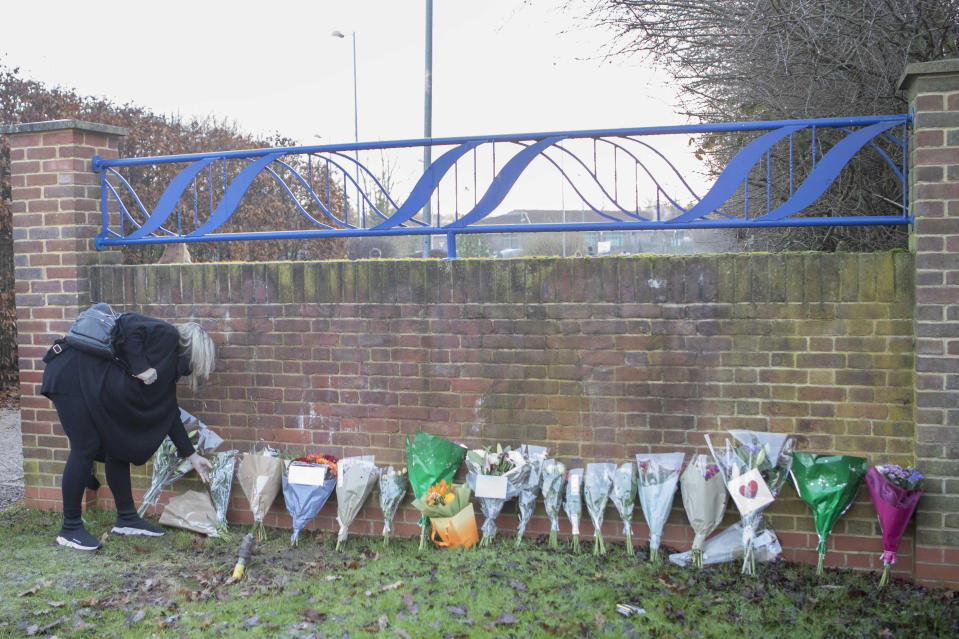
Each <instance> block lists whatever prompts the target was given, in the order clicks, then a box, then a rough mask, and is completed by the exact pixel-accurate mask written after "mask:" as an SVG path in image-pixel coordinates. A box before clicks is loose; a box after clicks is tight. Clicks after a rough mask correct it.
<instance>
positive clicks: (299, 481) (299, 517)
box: [283, 454, 338, 546]
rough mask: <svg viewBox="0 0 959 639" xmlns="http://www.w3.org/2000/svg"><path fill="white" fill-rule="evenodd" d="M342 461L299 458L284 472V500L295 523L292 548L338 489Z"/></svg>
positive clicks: (316, 457)
mask: <svg viewBox="0 0 959 639" xmlns="http://www.w3.org/2000/svg"><path fill="white" fill-rule="evenodd" d="M337 462H338V460H337V459H336V457H334V456H333V455H317V454H311V455H306V456H305V457H297V458H296V459H294V460H292V461H291V462H290V463H289V464H287V465H286V472H284V473H283V500H284V501H285V502H286V510H287V512H289V513H290V518H291V519H292V520H293V534H292V535H290V545H291V546H295V545H297V543H298V542H299V540H300V531H301V530H303V528H304V527H305V526H306V525H307V524H308V523H310V521H312V519H313V518H314V517H316V515H317V513H319V512H320V510H321V509H322V508H323V506H325V505H326V502H327V500H329V498H330V495H332V494H333V490H334V488H336V477H337Z"/></svg>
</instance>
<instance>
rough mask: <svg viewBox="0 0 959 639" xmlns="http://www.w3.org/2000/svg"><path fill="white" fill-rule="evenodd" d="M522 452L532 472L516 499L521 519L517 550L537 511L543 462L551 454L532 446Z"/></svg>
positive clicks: (517, 531) (541, 448)
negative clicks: (537, 497)
mask: <svg viewBox="0 0 959 639" xmlns="http://www.w3.org/2000/svg"><path fill="white" fill-rule="evenodd" d="M520 450H521V451H522V453H523V456H524V457H525V458H526V460H527V463H528V464H529V468H530V470H529V478H528V479H527V480H526V483H525V485H523V487H522V488H521V489H520V491H519V497H517V498H516V505H517V510H518V517H519V524H518V525H517V527H516V547H517V548H519V546H520V544H521V543H522V541H523V535H524V534H525V533H526V526H527V525H528V524H529V520H530V519H532V517H533V511H534V510H536V496H537V494H538V493H539V484H540V481H541V476H542V472H541V471H542V468H543V462H545V461H546V455H547V453H548V452H549V451H548V450H547V448H546V447H545V446H531V445H529V444H523V446H522V447H521V448H520Z"/></svg>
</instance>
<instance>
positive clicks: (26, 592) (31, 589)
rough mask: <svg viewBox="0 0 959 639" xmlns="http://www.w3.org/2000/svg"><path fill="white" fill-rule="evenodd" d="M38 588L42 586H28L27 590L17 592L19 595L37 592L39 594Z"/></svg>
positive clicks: (24, 595)
mask: <svg viewBox="0 0 959 639" xmlns="http://www.w3.org/2000/svg"><path fill="white" fill-rule="evenodd" d="M38 590H40V586H39V585H36V586H34V587H33V588H28V589H27V590H24V591H23V592H21V593H17V596H18V597H29V596H30V595H35V594H37V591H38Z"/></svg>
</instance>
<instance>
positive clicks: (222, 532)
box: [210, 450, 240, 540]
mask: <svg viewBox="0 0 959 639" xmlns="http://www.w3.org/2000/svg"><path fill="white" fill-rule="evenodd" d="M239 452H240V451H238V450H225V451H222V452H219V453H215V454H213V455H212V456H211V457H210V498H211V499H212V500H213V507H214V509H215V510H216V530H217V535H219V537H220V538H221V539H224V540H229V539H230V529H229V522H227V520H226V511H227V510H229V508H230V493H231V492H232V491H233V471H234V470H235V469H236V457H237V455H238V454H239Z"/></svg>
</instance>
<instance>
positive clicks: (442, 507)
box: [413, 479, 479, 548]
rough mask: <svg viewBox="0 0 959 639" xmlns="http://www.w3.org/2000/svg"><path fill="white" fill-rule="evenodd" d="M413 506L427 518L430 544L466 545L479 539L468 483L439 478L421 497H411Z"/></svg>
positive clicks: (456, 546) (443, 545) (469, 545)
mask: <svg viewBox="0 0 959 639" xmlns="http://www.w3.org/2000/svg"><path fill="white" fill-rule="evenodd" d="M413 506H414V507H415V508H416V509H417V510H419V511H420V512H421V513H423V516H424V517H426V518H428V519H429V521H430V524H431V525H432V528H433V534H432V539H433V543H435V544H436V545H437V546H442V547H444V548H461V547H462V548H469V547H471V546H473V545H474V544H476V543H477V542H478V541H479V535H478V534H477V532H476V515H475V514H474V512H473V504H472V503H470V488H469V486H468V485H466V484H461V485H459V486H454V485H453V484H452V483H449V482H447V481H446V480H445V479H444V480H441V481H440V482H438V483H436V484H434V485H433V486H430V487H429V488H428V489H427V491H426V492H425V494H424V495H423V496H422V497H419V498H417V499H414V500H413ZM437 536H439V539H437Z"/></svg>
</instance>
